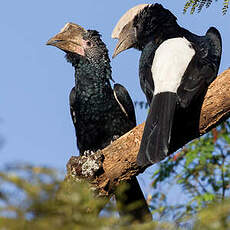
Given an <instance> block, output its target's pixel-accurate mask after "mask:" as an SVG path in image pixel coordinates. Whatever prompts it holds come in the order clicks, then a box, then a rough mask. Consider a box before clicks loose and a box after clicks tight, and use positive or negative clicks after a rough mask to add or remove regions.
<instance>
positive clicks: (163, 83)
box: [114, 4, 222, 166]
mask: <svg viewBox="0 0 230 230" xmlns="http://www.w3.org/2000/svg"><path fill="white" fill-rule="evenodd" d="M130 12H131V11H128V12H127V13H126V14H127V15H128V14H130ZM131 16H132V17H129V19H130V18H131V20H129V21H127V22H122V23H123V27H122V28H121V29H119V30H120V31H119V32H118V35H116V36H115V38H118V39H119V41H118V44H117V46H116V49H115V52H114V56H116V55H117V54H118V53H120V52H122V51H123V50H126V49H128V48H131V47H134V48H136V49H138V50H140V51H142V53H141V58H140V62H139V77H140V84H141V87H142V90H143V91H144V93H145V95H146V98H147V101H148V103H149V104H150V112H149V114H148V117H147V120H146V125H145V128H144V133H143V136H142V142H141V146H140V150H139V153H138V157H137V163H138V165H140V166H147V165H150V164H153V163H155V162H157V161H160V160H162V159H164V158H165V157H166V156H167V155H168V154H169V145H170V140H171V131H172V126H173V121H174V118H175V117H174V116H175V114H178V111H182V110H186V109H189V107H190V106H191V104H194V103H196V102H197V103H198V100H202V97H201V95H204V94H205V92H206V90H207V88H208V85H209V84H210V83H211V82H212V81H213V80H214V79H215V77H216V76H217V73H218V69H219V64H220V59H221V52H222V44H221V36H220V33H219V32H218V30H217V29H216V28H214V27H211V28H209V30H208V31H207V32H206V34H205V35H204V36H198V35H196V34H193V33H191V32H190V31H188V30H186V29H184V28H182V27H180V26H179V25H178V24H177V18H176V17H175V16H174V15H173V14H172V13H171V12H170V11H169V10H167V9H165V8H163V7H162V5H160V4H148V5H147V6H146V5H145V6H143V5H142V6H140V10H139V11H137V12H135V14H134V15H131ZM123 17H124V16H123ZM173 52H174V53H173ZM174 59H175V60H174ZM180 62H181V63H180ZM173 71H174V72H175V73H177V75H178V76H176V77H174V76H171V75H172V74H171V72H173ZM163 73H164V75H163ZM161 75H162V76H161ZM170 77H171V78H170ZM172 81H175V82H174V85H173V84H172ZM176 81H178V83H177V82H176ZM170 85H172V86H170ZM170 87H171V88H170ZM183 122H189V117H188V118H185V119H183V121H181V125H183Z"/></svg>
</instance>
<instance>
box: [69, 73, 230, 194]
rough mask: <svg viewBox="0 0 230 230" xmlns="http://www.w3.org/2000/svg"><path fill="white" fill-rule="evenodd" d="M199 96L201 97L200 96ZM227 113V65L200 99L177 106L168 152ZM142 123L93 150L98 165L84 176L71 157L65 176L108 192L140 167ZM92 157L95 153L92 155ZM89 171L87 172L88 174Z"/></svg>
mask: <svg viewBox="0 0 230 230" xmlns="http://www.w3.org/2000/svg"><path fill="white" fill-rule="evenodd" d="M201 98H202V97H201ZM229 116H230V69H228V70H226V71H224V72H223V73H222V74H221V75H219V76H218V77H217V78H216V80H215V81H214V82H213V83H212V84H211V85H210V86H209V88H208V91H207V93H206V95H205V97H204V100H203V101H202V100H200V104H197V103H196V104H193V105H191V106H190V108H189V110H180V111H179V112H178V113H177V114H176V115H175V117H176V118H175V119H174V126H173V128H172V139H171V144H170V153H173V152H175V151H176V150H177V149H179V148H181V147H183V146H184V145H185V144H186V143H188V142H189V141H191V140H193V139H194V138H197V137H199V136H201V135H203V134H205V133H206V132H208V131H209V130H210V129H212V128H213V127H215V126H217V125H218V124H219V123H220V122H222V121H224V120H225V119H227V118H228V117H229ZM143 129H144V123H142V124H140V125H138V126H137V127H135V128H134V129H132V130H131V131H130V132H128V133H126V134H125V135H123V136H122V137H120V138H119V139H118V140H116V141H114V142H113V143H112V144H111V145H109V146H108V147H106V148H105V149H103V150H101V151H98V152H97V153H96V155H97V157H96V158H97V159H99V161H100V163H99V165H100V167H97V168H96V170H95V168H94V169H93V173H92V174H93V176H90V177H89V176H84V175H83V174H84V173H85V172H84V170H85V168H87V170H89V168H90V167H89V164H88V163H87V166H88V167H86V166H85V165H84V164H85V163H84V161H82V158H84V159H85V162H86V158H85V157H71V159H70V160H69V162H68V164H67V169H68V173H67V178H72V179H78V178H79V177H80V178H85V179H87V180H89V181H90V182H91V183H92V184H93V186H94V187H95V188H96V189H97V190H98V194H101V195H105V196H108V195H111V194H112V193H114V190H115V188H116V186H117V185H118V184H119V183H120V182H121V181H124V180H130V178H131V177H132V176H135V175H138V174H139V173H140V172H142V171H143V169H140V168H138V167H137V165H136V157H137V153H138V150H139V146H140V142H141V137H142V132H143ZM94 158H95V157H94ZM90 175H91V174H90Z"/></svg>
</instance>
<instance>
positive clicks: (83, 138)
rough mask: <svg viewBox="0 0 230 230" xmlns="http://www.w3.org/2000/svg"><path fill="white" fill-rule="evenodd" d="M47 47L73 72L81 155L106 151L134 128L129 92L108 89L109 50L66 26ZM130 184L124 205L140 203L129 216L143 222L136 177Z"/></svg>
mask: <svg viewBox="0 0 230 230" xmlns="http://www.w3.org/2000/svg"><path fill="white" fill-rule="evenodd" d="M48 44H50V45H55V46H57V47H58V48H60V49H62V50H64V51H65V52H66V59H67V61H68V62H70V63H71V64H72V66H73V67H74V69H75V87H73V89H72V90H71V93H70V97H69V101H70V112H71V117H72V120H73V123H74V126H75V131H76V137H77V146H78V148H79V151H80V155H83V154H85V153H86V152H87V154H89V153H90V152H91V151H93V152H95V151H97V150H99V149H103V148H105V147H106V146H107V145H109V144H110V143H111V142H112V141H113V140H114V139H116V138H118V137H120V136H122V135H123V134H125V133H126V132H128V131H129V130H131V129H132V128H134V127H135V126H136V117H135V111H134V106H133V103H132V100H131V97H130V96H129V93H128V91H127V90H126V89H125V88H124V87H123V86H122V85H120V84H115V85H114V89H112V87H111V84H110V80H112V73H111V66H110V59H109V56H108V50H107V48H106V45H105V44H104V43H103V41H102V40H101V36H100V34H99V33H98V32H97V31H95V30H85V29H84V28H82V27H80V26H79V25H76V24H73V23H68V24H67V25H66V26H65V27H64V28H63V29H62V30H61V32H60V33H59V34H57V35H56V36H55V37H53V38H51V39H50V40H49V41H48ZM130 185H131V187H130V188H129V189H128V191H127V192H126V195H127V196H128V197H127V200H126V203H127V204H130V203H132V202H134V201H139V200H141V202H142V206H141V207H139V208H137V210H133V212H132V213H131V214H132V215H133V216H135V218H137V219H139V220H141V219H144V218H145V215H151V214H150V212H149V210H148V207H147V204H146V201H145V198H144V196H143V194H142V191H141V189H140V187H139V184H138V182H137V179H136V178H135V177H134V178H133V179H132V181H130Z"/></svg>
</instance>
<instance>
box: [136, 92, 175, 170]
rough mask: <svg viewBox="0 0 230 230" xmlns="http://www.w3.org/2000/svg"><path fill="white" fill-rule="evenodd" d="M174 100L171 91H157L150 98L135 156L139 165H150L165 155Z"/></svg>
mask: <svg viewBox="0 0 230 230" xmlns="http://www.w3.org/2000/svg"><path fill="white" fill-rule="evenodd" d="M176 101H177V96H176V94H175V93H172V92H163V93H159V94H157V95H155V97H154V99H153V100H152V103H151V105H150V111H149V114H148V117H147V120H146V123H145V128H144V132H143V136H142V140H141V146H140V150H139V153H138V156H137V164H138V165H139V166H142V167H143V166H147V165H151V164H153V163H156V162H158V161H161V160H163V159H164V158H165V157H166V156H167V154H168V149H169V143H170V138H171V129H172V124H173V117H174V112H175V108H176Z"/></svg>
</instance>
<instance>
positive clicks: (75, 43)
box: [46, 23, 109, 65]
mask: <svg viewBox="0 0 230 230" xmlns="http://www.w3.org/2000/svg"><path fill="white" fill-rule="evenodd" d="M46 44H47V45H51V46H56V47H57V48H59V49H61V50H63V51H64V52H66V58H67V60H68V61H69V62H71V63H72V64H73V65H74V64H76V62H78V61H79V60H80V59H84V60H85V59H87V60H89V61H90V62H91V61H93V62H99V61H100V60H106V61H107V62H109V61H108V60H109V57H108V50H107V48H106V46H105V44H104V43H103V41H102V40H101V35H100V34H99V33H98V32H97V31H96V30H86V29H84V28H83V27H81V26H79V25H77V24H74V23H67V24H66V25H65V26H64V27H63V29H61V31H60V32H59V33H58V34H56V35H55V36H54V37H52V38H51V39H49V40H48V42H47V43H46Z"/></svg>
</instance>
